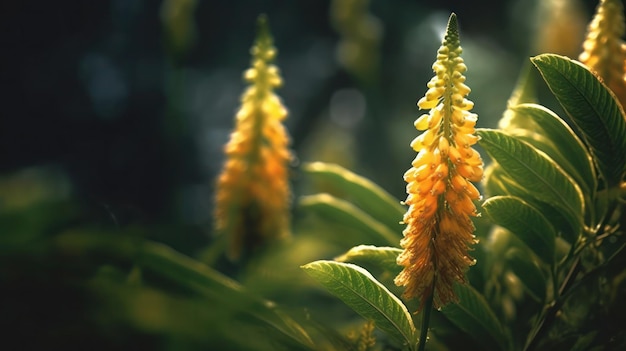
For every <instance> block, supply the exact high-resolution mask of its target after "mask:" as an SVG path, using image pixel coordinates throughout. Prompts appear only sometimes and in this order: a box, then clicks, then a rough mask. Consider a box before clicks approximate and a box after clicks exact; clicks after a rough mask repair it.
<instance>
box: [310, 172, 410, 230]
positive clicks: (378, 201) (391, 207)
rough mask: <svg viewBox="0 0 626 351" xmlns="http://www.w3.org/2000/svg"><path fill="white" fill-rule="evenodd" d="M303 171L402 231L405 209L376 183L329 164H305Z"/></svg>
mask: <svg viewBox="0 0 626 351" xmlns="http://www.w3.org/2000/svg"><path fill="white" fill-rule="evenodd" d="M302 170H303V171H304V172H305V173H306V174H307V175H308V176H309V177H310V178H311V179H313V180H315V181H316V182H317V183H323V184H326V185H328V186H330V187H332V188H333V189H336V190H337V191H339V192H341V193H342V194H345V197H346V198H347V199H348V200H350V201H352V202H353V203H354V204H355V205H357V206H358V207H360V208H361V209H362V210H363V211H364V212H365V213H367V214H369V215H370V216H371V217H372V218H374V219H376V220H377V221H379V222H380V223H382V224H384V225H386V226H388V227H389V228H390V229H391V230H393V231H397V230H402V225H401V224H400V222H401V221H402V217H403V216H404V213H405V212H406V208H404V206H402V205H401V204H400V201H399V200H398V199H396V198H394V197H393V196H391V195H390V194H389V193H388V192H387V191H385V190H384V189H383V188H381V187H380V186H378V185H377V184H376V183H374V182H372V181H371V180H369V179H367V178H364V177H362V176H360V175H357V174H355V173H353V172H350V171H349V170H347V169H345V168H343V167H341V166H338V165H335V164H330V163H323V162H312V163H305V164H304V165H303V166H302ZM342 197H343V196H342Z"/></svg>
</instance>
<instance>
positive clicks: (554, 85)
mask: <svg viewBox="0 0 626 351" xmlns="http://www.w3.org/2000/svg"><path fill="white" fill-rule="evenodd" d="M531 61H532V63H533V64H534V65H535V66H536V67H537V69H538V70H539V72H540V73H541V75H542V76H543V79H544V80H545V81H546V83H547V84H548V87H549V88H550V90H551V91H552V93H553V94H554V95H555V96H556V98H557V100H559V103H560V104H561V106H563V109H564V110H565V112H567V114H568V115H569V117H570V118H571V120H572V122H573V123H574V125H575V126H576V127H577V129H578V132H579V133H580V134H581V135H583V137H584V139H585V141H586V142H587V144H588V145H589V147H590V149H591V153H592V154H593V155H594V157H595V160H596V162H597V164H598V167H599V169H600V171H601V173H602V174H603V176H604V178H605V179H606V182H607V183H608V185H609V187H612V186H615V185H617V184H619V182H620V181H621V179H622V175H623V173H624V169H625V167H626V120H625V116H624V110H623V109H622V106H621V105H620V104H619V103H618V102H617V100H616V98H615V96H614V95H613V93H611V92H610V90H609V89H608V88H607V87H606V86H605V85H604V83H602V82H601V81H600V80H599V79H598V78H597V77H596V76H595V75H594V74H593V73H591V72H590V71H589V69H587V67H585V66H584V65H583V64H581V63H580V62H578V61H574V60H571V59H569V58H567V57H564V56H559V55H554V54H544V55H539V56H535V57H533V58H532V59H531Z"/></svg>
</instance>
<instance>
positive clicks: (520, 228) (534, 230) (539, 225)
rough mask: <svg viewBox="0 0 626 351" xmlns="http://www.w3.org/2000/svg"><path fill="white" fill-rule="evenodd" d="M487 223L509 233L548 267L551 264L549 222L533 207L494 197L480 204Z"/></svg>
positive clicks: (509, 199) (551, 240)
mask: <svg viewBox="0 0 626 351" xmlns="http://www.w3.org/2000/svg"><path fill="white" fill-rule="evenodd" d="M483 210H485V212H486V213H487V216H489V218H491V220H492V221H493V222H494V223H495V224H497V225H499V226H501V227H504V228H506V229H508V230H510V231H511V232H513V233H514V234H515V235H516V236H517V237H518V238H519V239H520V240H521V241H522V242H524V243H525V244H526V245H527V246H528V248H529V249H531V250H532V251H533V252H534V253H535V254H537V256H538V257H539V258H541V259H542V260H543V261H544V262H546V263H547V264H549V265H552V264H553V263H554V250H555V244H554V240H555V237H556V234H555V232H554V228H553V227H552V225H551V224H550V222H549V221H548V220H547V219H546V218H545V217H544V216H543V215H542V214H541V212H539V211H537V210H536V209H535V208H534V207H532V206H531V205H529V204H528V203H526V202H525V201H524V200H522V199H520V198H517V197H513V196H494V197H491V198H489V199H488V200H487V201H485V203H484V204H483Z"/></svg>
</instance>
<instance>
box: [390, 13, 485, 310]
mask: <svg viewBox="0 0 626 351" xmlns="http://www.w3.org/2000/svg"><path fill="white" fill-rule="evenodd" d="M461 53H462V49H461V46H460V41H459V35H458V29H457V21H456V16H455V15H454V14H452V15H451V16H450V20H449V22H448V27H447V30H446V35H445V38H444V40H443V43H442V45H441V47H440V48H439V50H438V52H437V60H436V62H435V63H434V64H433V70H434V72H435V73H436V75H435V76H434V77H433V78H432V79H431V80H430V82H429V83H428V88H429V89H428V91H427V92H426V95H425V96H424V97H423V98H422V99H420V100H419V102H418V107H419V108H420V109H423V110H426V109H430V112H429V113H427V114H424V115H422V116H421V117H419V118H418V119H417V120H416V121H415V127H416V129H417V130H420V131H424V133H422V134H421V135H419V136H418V137H417V138H415V139H414V140H413V142H412V143H411V147H412V148H413V149H414V150H415V151H416V152H417V156H416V157H415V159H414V160H413V162H412V166H413V167H412V168H411V169H409V170H408V171H407V172H406V173H405V174H404V179H405V181H406V182H407V194H408V196H407V199H406V201H405V204H407V205H408V206H409V208H408V211H407V212H406V214H405V215H404V219H403V222H404V223H405V224H406V228H405V230H404V232H403V235H404V238H403V239H402V241H401V245H402V247H403V249H404V251H403V252H402V253H401V254H400V255H399V257H398V264H399V265H401V266H403V267H404V269H403V270H402V272H401V273H400V274H399V275H398V276H397V277H396V278H395V283H396V285H398V286H404V287H405V292H404V297H406V298H416V297H417V298H419V299H420V301H421V306H422V307H424V304H425V303H426V301H428V300H429V299H430V298H432V299H433V303H434V306H435V307H436V308H440V307H442V306H444V305H445V304H447V303H449V302H454V301H456V295H455V293H454V289H453V288H454V284H455V283H456V282H465V272H466V270H467V268H468V267H469V266H470V265H472V264H473V263H474V259H473V258H472V257H470V256H469V254H468V251H469V249H470V245H472V244H474V243H476V239H475V237H474V235H473V232H474V225H473V223H472V220H471V216H476V215H477V212H476V207H475V205H474V203H473V200H478V199H480V197H481V196H480V194H479V192H478V190H477V189H476V187H475V186H474V185H473V184H472V183H471V182H478V181H480V180H481V178H482V175H483V162H482V159H481V157H480V154H479V153H478V152H477V151H476V150H474V149H473V148H472V145H474V144H475V143H476V142H477V140H478V137H477V136H475V135H474V133H475V127H474V126H475V124H476V121H477V115H476V114H474V113H471V112H469V111H470V110H471V109H472V108H473V106H474V104H473V103H472V102H471V101H469V100H467V99H466V98H465V97H466V96H467V95H468V94H469V92H470V88H469V87H468V86H467V85H465V83H464V82H465V76H464V75H463V73H464V72H465V71H466V70H467V67H466V66H465V64H464V62H463V59H462V58H461V56H460V55H461Z"/></svg>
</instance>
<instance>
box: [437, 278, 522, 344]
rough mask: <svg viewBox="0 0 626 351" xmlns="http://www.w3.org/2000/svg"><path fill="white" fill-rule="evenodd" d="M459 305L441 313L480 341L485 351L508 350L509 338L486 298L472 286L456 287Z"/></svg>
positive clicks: (445, 308) (453, 304)
mask: <svg viewBox="0 0 626 351" xmlns="http://www.w3.org/2000/svg"><path fill="white" fill-rule="evenodd" d="M455 291H456V294H457V296H458V297H459V302H458V303H452V304H449V305H446V306H445V307H444V308H443V309H442V310H441V312H442V313H443V314H444V316H446V318H448V319H449V320H450V322H452V323H453V324H454V325H456V326H457V327H458V328H459V329H461V330H463V331H464V332H465V333H466V334H467V335H470V336H472V337H473V338H474V339H475V340H476V341H478V342H479V343H480V344H481V345H482V346H483V347H484V348H485V350H507V349H509V347H508V345H509V344H510V341H509V338H508V337H507V335H506V334H505V333H504V330H503V329H502V325H501V324H500V322H499V321H498V318H497V317H496V315H495V313H494V312H493V311H492V310H491V308H490V307H489V304H487V301H486V300H485V297H484V296H483V295H481V294H480V293H479V292H478V291H476V290H475V289H474V288H472V287H471V286H470V285H466V284H457V285H456V287H455Z"/></svg>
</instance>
